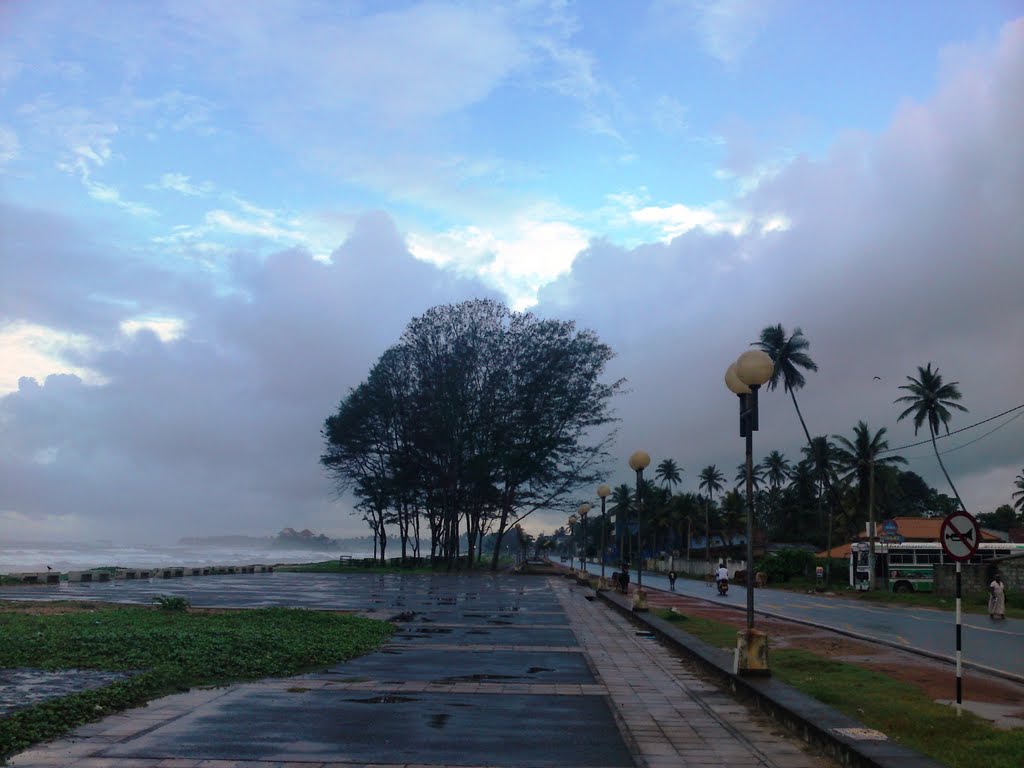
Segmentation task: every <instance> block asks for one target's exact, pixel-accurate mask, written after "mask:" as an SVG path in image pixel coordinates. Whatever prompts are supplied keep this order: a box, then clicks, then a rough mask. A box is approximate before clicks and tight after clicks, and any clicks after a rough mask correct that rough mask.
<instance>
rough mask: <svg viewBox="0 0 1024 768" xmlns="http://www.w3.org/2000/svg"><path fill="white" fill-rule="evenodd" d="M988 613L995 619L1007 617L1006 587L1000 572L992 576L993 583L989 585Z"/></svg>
mask: <svg viewBox="0 0 1024 768" xmlns="http://www.w3.org/2000/svg"><path fill="white" fill-rule="evenodd" d="M988 591H989V598H988V615H989V616H990V617H991V618H993V619H1005V618H1006V588H1005V587H1004V586H1003V577H1002V576H1000V575H999V574H998V573H997V574H996V575H995V576H993V577H992V583H991V584H989V585H988Z"/></svg>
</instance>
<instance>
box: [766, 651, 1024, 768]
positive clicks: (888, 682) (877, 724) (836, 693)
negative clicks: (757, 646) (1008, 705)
mask: <svg viewBox="0 0 1024 768" xmlns="http://www.w3.org/2000/svg"><path fill="white" fill-rule="evenodd" d="M772 673H773V674H774V675H775V676H776V677H777V678H779V679H780V680H782V681H783V682H786V683H789V684H790V685H792V686H793V687H795V688H798V689H800V690H801V691H803V692H804V693H806V694H808V695H810V696H813V697H814V698H816V699H818V700H819V701H822V702H824V703H826V704H828V705H829V706H831V707H835V708H836V709H838V710H839V711H840V712H844V713H846V714H848V715H850V716H851V717H854V718H856V719H857V720H860V721H861V722H862V723H864V724H865V725H867V726H869V727H871V728H876V729H878V730H880V731H882V732H883V733H886V734H888V735H889V737H890V738H892V739H894V740H895V741H898V742H900V743H901V744H904V745H906V746H908V747H911V748H912V749H916V750H917V751H918V752H921V753H922V754H925V755H928V756H929V757H931V758H932V759H933V760H937V761H938V762H940V763H942V764H943V765H948V766H950V768H967V766H975V765H978V764H979V762H983V763H984V764H985V765H986V766H987V768H1017V767H1018V766H1019V765H1020V757H1021V755H1024V729H1020V728H1018V729H1016V730H1013V731H1003V730H999V729H998V728H996V727H995V726H993V725H991V724H990V723H989V722H988V721H986V720H983V719H981V718H979V717H977V716H975V715H972V714H970V713H969V712H964V714H963V716H961V717H957V715H956V711H955V710H954V709H953V708H952V707H950V706H947V705H943V704H936V703H935V702H933V701H932V700H931V699H929V698H928V696H926V695H925V693H924V692H923V691H921V690H920V689H919V688H917V687H916V686H912V685H907V684H906V683H901V682H899V681H897V680H894V679H892V678H890V677H887V676H886V675H884V674H882V673H880V672H873V671H871V670H866V669H862V668H860V667H857V666H855V665H853V664H844V663H841V662H837V661H832V660H830V659H826V658H823V657H821V656H819V655H817V654H814V653H811V652H810V651H801V650H795V649H790V650H781V651H776V652H774V653H773V654H772Z"/></svg>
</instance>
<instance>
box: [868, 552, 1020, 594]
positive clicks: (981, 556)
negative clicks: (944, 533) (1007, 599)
mask: <svg viewBox="0 0 1024 768" xmlns="http://www.w3.org/2000/svg"><path fill="white" fill-rule="evenodd" d="M868 549H869V546H868V542H866V541H855V542H853V544H851V545H850V563H849V565H850V586H851V587H853V588H854V589H859V590H866V589H867V588H868V584H869V578H868V575H869V573H870V571H869V569H868ZM1009 555H1024V544H1007V543H1006V542H1002V541H983V542H982V543H981V544H979V545H978V551H977V552H975V553H974V555H973V556H972V557H971V559H970V561H969V562H971V563H987V562H990V561H992V560H995V559H996V558H1000V557H1007V556H1009ZM954 562H956V561H955V560H953V559H951V558H950V557H948V556H947V555H946V553H945V552H943V551H942V545H941V544H939V542H937V541H916V542H904V543H901V544H887V543H881V542H877V541H876V542H875V583H876V584H881V583H885V581H886V576H888V584H889V589H890V590H891V591H892V592H931V591H932V587H933V566H935V565H940V564H951V563H954Z"/></svg>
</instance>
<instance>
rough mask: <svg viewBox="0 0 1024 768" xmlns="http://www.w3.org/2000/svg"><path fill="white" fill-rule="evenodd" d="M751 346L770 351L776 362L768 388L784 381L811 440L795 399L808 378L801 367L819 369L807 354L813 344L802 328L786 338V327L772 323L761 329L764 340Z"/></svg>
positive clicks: (806, 433)
mask: <svg viewBox="0 0 1024 768" xmlns="http://www.w3.org/2000/svg"><path fill="white" fill-rule="evenodd" d="M751 346H752V347H760V349H761V350H763V351H764V352H767V353H768V356H769V357H770V358H771V359H772V362H773V363H774V364H775V367H774V369H773V370H772V377H771V378H770V379H768V384H767V387H768V389H770V390H774V389H775V388H776V387H778V385H779V382H780V381H781V382H782V388H783V390H784V391H785V392H788V393H789V396H790V398H792V400H793V407H794V408H796V415H797V418H799V419H800V426H801V427H803V429H804V435H806V436H807V442H808V443H810V442H811V433H810V432H808V431H807V425H806V424H805V423H804V417H803V414H802V413H800V406H799V405H798V404H797V402H796V391H797V390H798V389H803V387H804V384H806V383H807V380H806V379H805V378H804V375H803V373H801V372H800V369H801V368H802V369H804V370H805V371H816V370H818V365H817V363H815V362H814V361H813V360H812V359H811V356H810V355H808V354H807V350H808V349H809V348H810V346H811V343H810V342H809V341H808V340H807V339H806V338H805V337H804V332H803V331H802V330H801V329H800V328H794V329H793V335H792V336H790V337H788V338H787V337H786V329H785V328H783V327H782V325H781V323H780V324H779V325H770V326H768V327H767V328H764V329H763V330H762V331H761V339H760V340H759V341H755V342H753V343H752V344H751Z"/></svg>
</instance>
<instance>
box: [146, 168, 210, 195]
mask: <svg viewBox="0 0 1024 768" xmlns="http://www.w3.org/2000/svg"><path fill="white" fill-rule="evenodd" d="M157 188H158V189H169V190H171V191H172V192H177V193H179V194H182V195H186V196H187V197H205V196H206V195H208V194H210V193H211V192H212V191H213V185H212V184H211V183H210V182H208V181H204V182H203V183H201V184H193V183H192V181H191V179H190V177H188V176H186V175H185V174H183V173H165V174H163V175H162V176H161V177H160V181H159V183H158V184H157Z"/></svg>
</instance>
